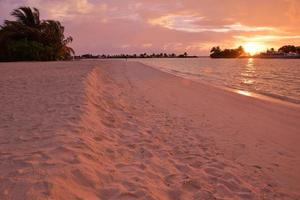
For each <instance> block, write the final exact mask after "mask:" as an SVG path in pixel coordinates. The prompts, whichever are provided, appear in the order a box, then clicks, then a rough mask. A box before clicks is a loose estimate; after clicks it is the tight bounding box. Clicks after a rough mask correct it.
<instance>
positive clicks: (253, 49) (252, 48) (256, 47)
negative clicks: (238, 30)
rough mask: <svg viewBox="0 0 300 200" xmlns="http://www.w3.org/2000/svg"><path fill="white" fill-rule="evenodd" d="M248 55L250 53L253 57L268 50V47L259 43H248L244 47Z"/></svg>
mask: <svg viewBox="0 0 300 200" xmlns="http://www.w3.org/2000/svg"><path fill="white" fill-rule="evenodd" d="M243 47H244V50H245V52H246V53H249V54H250V55H251V56H253V55H255V54H257V53H259V52H262V51H264V50H265V49H266V46H265V45H263V44H261V43H258V42H248V43H245V44H244V45H243Z"/></svg>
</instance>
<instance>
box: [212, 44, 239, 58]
mask: <svg viewBox="0 0 300 200" xmlns="http://www.w3.org/2000/svg"><path fill="white" fill-rule="evenodd" d="M243 55H245V51H244V49H243V47H241V46H240V47H239V48H237V49H224V50H222V49H221V48H220V47H213V48H212V49H211V51H210V57H211V58H238V57H241V56H243Z"/></svg>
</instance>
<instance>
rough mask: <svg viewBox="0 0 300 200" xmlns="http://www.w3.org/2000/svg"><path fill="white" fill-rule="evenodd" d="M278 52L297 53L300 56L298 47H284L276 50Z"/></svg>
mask: <svg viewBox="0 0 300 200" xmlns="http://www.w3.org/2000/svg"><path fill="white" fill-rule="evenodd" d="M278 51H279V52H283V53H299V54H300V47H296V46H293V45H285V46H282V47H280V48H279V49H278Z"/></svg>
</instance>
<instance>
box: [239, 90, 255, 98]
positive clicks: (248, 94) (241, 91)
mask: <svg viewBox="0 0 300 200" xmlns="http://www.w3.org/2000/svg"><path fill="white" fill-rule="evenodd" d="M237 93H239V94H241V95H244V96H248V97H251V96H253V94H252V93H251V92H248V91H243V90H237Z"/></svg>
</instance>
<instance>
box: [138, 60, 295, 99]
mask: <svg viewBox="0 0 300 200" xmlns="http://www.w3.org/2000/svg"><path fill="white" fill-rule="evenodd" d="M138 61H139V62H142V63H144V64H147V65H150V66H153V67H156V68H158V69H160V70H163V71H166V72H169V73H172V74H174V75H177V76H181V77H184V78H189V79H193V80H196V81H200V82H206V83H209V84H212V85H215V86H221V87H226V88H230V89H235V90H240V91H246V92H253V93H256V94H262V95H266V96H270V97H273V98H278V99H281V100H284V101H289V102H293V103H297V104H300V59H252V58H249V59H211V58H184V59H181V58H151V59H138ZM246 94H247V93H246Z"/></svg>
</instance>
